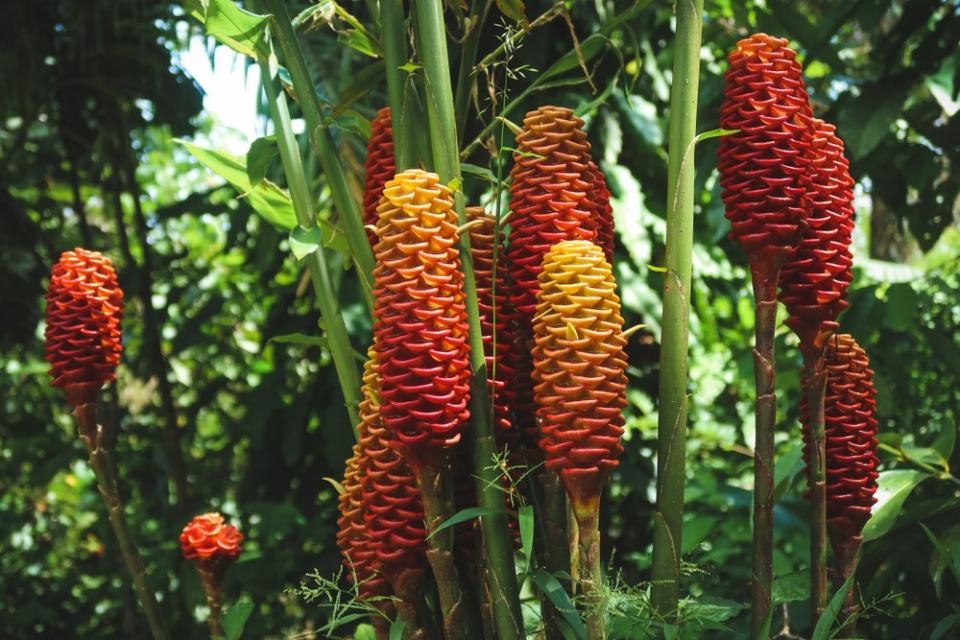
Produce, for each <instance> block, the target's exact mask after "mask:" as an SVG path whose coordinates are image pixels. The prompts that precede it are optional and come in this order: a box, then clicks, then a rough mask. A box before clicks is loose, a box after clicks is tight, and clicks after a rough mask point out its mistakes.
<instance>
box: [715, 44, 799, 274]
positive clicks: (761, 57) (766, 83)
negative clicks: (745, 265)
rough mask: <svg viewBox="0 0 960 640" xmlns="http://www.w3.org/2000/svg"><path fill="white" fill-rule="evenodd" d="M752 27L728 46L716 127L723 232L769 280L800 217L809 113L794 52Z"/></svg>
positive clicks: (796, 230)
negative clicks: (727, 228) (726, 225)
mask: <svg viewBox="0 0 960 640" xmlns="http://www.w3.org/2000/svg"><path fill="white" fill-rule="evenodd" d="M786 44H787V41H786V40H785V39H783V38H775V37H772V36H768V35H767V34H764V33H760V34H755V35H752V36H750V37H749V38H745V39H743V40H740V41H739V42H738V43H737V47H736V49H734V50H733V51H731V52H730V55H729V56H728V61H729V64H730V67H729V69H728V70H727V73H726V74H725V76H724V77H725V80H726V88H725V89H724V96H725V100H724V103H723V106H722V107H721V110H720V126H721V127H722V128H724V129H739V133H736V134H733V135H729V136H725V137H723V138H722V139H721V141H720V149H719V158H720V161H719V165H718V168H719V170H720V184H721V186H722V187H723V201H724V203H725V204H726V217H727V219H728V220H730V224H731V226H732V231H731V232H730V235H731V237H732V238H733V239H735V240H736V241H737V242H739V243H740V244H741V245H742V246H743V248H744V250H745V251H746V252H747V255H748V256H749V258H750V264H751V268H752V269H753V270H754V275H755V279H756V276H757V275H758V274H757V270H758V269H759V268H763V269H764V275H765V276H766V277H768V278H776V275H777V272H778V271H779V269H780V266H781V265H782V264H783V260H784V259H785V258H786V256H787V255H788V253H789V252H790V250H791V249H792V247H793V244H794V241H795V240H796V238H797V236H798V234H799V232H800V230H801V228H802V226H803V221H804V219H805V217H806V202H805V185H804V172H805V171H806V166H807V158H808V157H809V150H810V145H811V143H812V142H811V124H810V120H811V118H812V112H811V109H810V100H809V98H808V96H807V91H806V88H805V86H804V83H803V77H802V72H803V70H802V67H801V66H800V63H799V62H797V59H796V52H795V51H793V50H792V49H790V48H789V47H787V46H786Z"/></svg>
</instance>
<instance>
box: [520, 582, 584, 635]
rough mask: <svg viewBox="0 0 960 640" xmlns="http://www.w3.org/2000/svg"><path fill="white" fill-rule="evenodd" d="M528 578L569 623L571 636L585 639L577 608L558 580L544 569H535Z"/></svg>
mask: <svg viewBox="0 0 960 640" xmlns="http://www.w3.org/2000/svg"><path fill="white" fill-rule="evenodd" d="M530 579H531V580H533V583H534V584H535V585H537V588H538V589H539V590H540V592H541V593H543V594H544V595H545V596H547V598H549V600H550V602H552V603H553V606H554V607H556V608H557V611H558V612H559V613H560V615H561V617H562V618H563V620H565V621H566V623H567V624H568V625H570V629H571V630H572V631H573V634H574V636H573V637H574V638H577V640H586V638H587V628H586V626H585V625H584V624H583V620H581V619H580V616H578V615H577V608H576V607H575V606H574V605H573V602H571V600H570V596H569V595H567V591H566V590H565V589H564V588H563V585H561V584H560V581H559V580H557V578H556V577H555V576H553V575H552V574H550V573H548V572H547V570H546V569H537V570H536V571H534V572H533V573H532V574H531V575H530Z"/></svg>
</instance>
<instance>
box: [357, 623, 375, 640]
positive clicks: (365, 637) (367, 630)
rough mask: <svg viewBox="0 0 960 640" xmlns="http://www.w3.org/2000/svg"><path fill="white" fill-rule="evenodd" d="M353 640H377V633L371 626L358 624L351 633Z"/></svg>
mask: <svg viewBox="0 0 960 640" xmlns="http://www.w3.org/2000/svg"><path fill="white" fill-rule="evenodd" d="M353 640H377V631H376V629H374V628H373V625H372V624H367V623H363V624H358V625H357V630H356V631H354V632H353Z"/></svg>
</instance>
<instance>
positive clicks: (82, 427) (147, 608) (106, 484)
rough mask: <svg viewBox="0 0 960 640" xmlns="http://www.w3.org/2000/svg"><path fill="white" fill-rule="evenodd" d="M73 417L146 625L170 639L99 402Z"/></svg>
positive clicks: (159, 639)
mask: <svg viewBox="0 0 960 640" xmlns="http://www.w3.org/2000/svg"><path fill="white" fill-rule="evenodd" d="M73 416H74V418H75V419H76V421H77V427H78V429H79V431H80V439H81V440H83V443H84V444H85V445H86V446H87V450H88V451H89V452H90V468H91V469H93V473H94V476H95V477H96V479H97V488H98V489H99V490H100V497H101V498H103V503H104V505H105V506H106V507H107V518H108V519H109V520H110V526H111V527H112V528H113V533H114V535H115V536H116V538H117V543H118V544H119V546H120V555H122V556H123V561H124V563H125V564H126V565H127V569H128V570H129V571H130V575H131V576H133V585H134V589H135V590H136V592H137V598H139V599H140V606H142V607H143V612H144V614H145V615H146V617H147V624H148V625H149V626H150V632H151V633H152V634H153V637H154V638H155V640H167V639H168V638H170V633H169V632H168V631H167V625H166V622H165V618H164V617H163V613H162V612H161V611H160V606H159V604H157V600H156V597H155V596H154V593H153V589H152V588H151V587H150V581H149V580H148V579H147V570H146V568H145V567H144V565H143V558H142V557H141V556H140V551H139V549H137V544H136V542H134V539H133V535H132V534H131V533H130V527H129V526H128V525H127V519H126V517H125V516H124V515H123V502H122V501H121V499H120V491H119V488H118V486H117V484H118V483H117V476H116V472H115V466H114V461H113V453H112V451H111V450H110V449H109V447H108V445H109V443H110V438H107V437H105V434H104V432H103V427H101V426H100V425H98V424H97V421H96V403H90V404H83V405H80V406H78V407H77V408H76V409H74V412H73Z"/></svg>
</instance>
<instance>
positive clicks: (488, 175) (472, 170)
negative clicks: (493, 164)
mask: <svg viewBox="0 0 960 640" xmlns="http://www.w3.org/2000/svg"><path fill="white" fill-rule="evenodd" d="M460 171H462V172H463V173H465V174H467V175H471V176H474V177H477V178H480V179H481V180H484V181H486V182H489V183H490V184H496V183H497V176H495V175H493V171H490V169H488V168H486V167H481V166H479V165H475V164H468V163H466V162H462V163H460Z"/></svg>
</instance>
